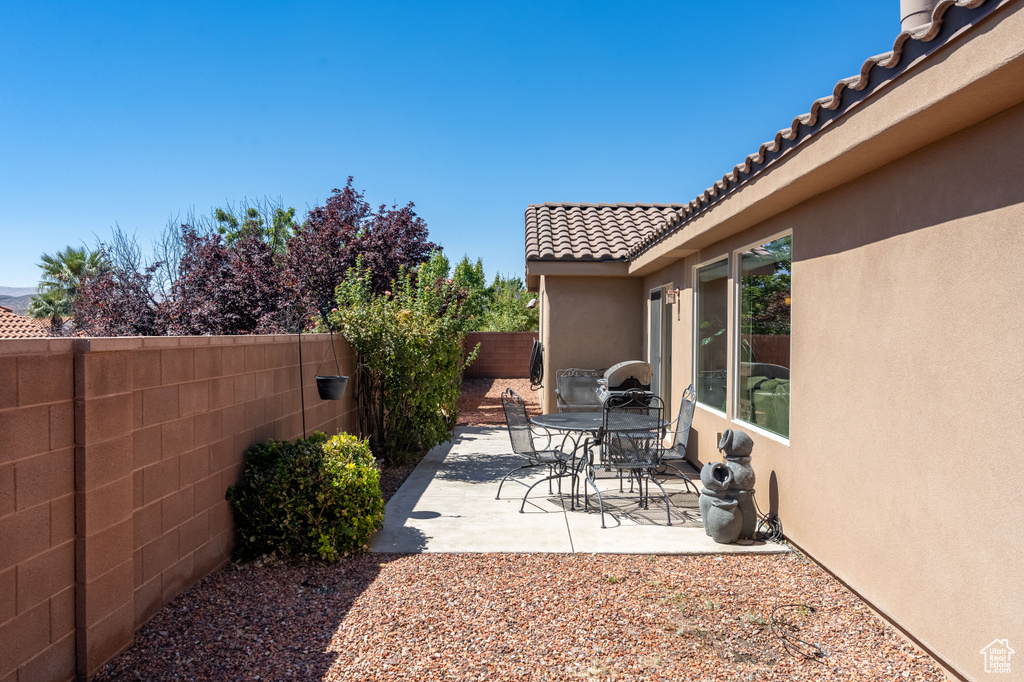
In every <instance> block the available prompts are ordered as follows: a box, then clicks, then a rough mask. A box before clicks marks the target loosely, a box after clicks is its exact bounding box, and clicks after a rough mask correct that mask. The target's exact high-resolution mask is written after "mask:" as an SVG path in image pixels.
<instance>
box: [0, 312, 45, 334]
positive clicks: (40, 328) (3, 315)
mask: <svg viewBox="0 0 1024 682" xmlns="http://www.w3.org/2000/svg"><path fill="white" fill-rule="evenodd" d="M45 336H50V323H49V322H48V321H46V320H37V319H34V318H31V317H22V316H21V315H15V314H14V312H13V311H11V309H10V308H7V307H5V306H2V305H0V339H37V338H40V337H45Z"/></svg>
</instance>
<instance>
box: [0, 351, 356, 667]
mask: <svg viewBox="0 0 1024 682" xmlns="http://www.w3.org/2000/svg"><path fill="white" fill-rule="evenodd" d="M335 342H336V350H337V353H338V359H339V362H340V369H341V373H342V374H351V373H352V370H353V368H354V361H353V355H352V352H351V349H350V348H349V346H348V344H347V343H345V342H344V341H343V340H340V339H335ZM330 343H331V337H330V336H327V335H304V336H303V337H302V360H303V362H302V366H301V371H302V393H301V394H300V383H299V372H300V365H299V361H298V357H299V338H298V337H297V336H286V335H281V336H259V337H251V336H250V337H160V338H116V339H75V340H70V339H61V340H51V341H47V340H41V339H40V340H31V341H2V342H0V379H2V382H0V387H3V388H2V392H0V443H2V450H0V547H4V548H5V549H4V551H3V553H2V554H0V557H2V558H0V641H2V642H4V646H3V647H0V680H4V681H5V682H6V681H7V680H15V679H17V680H29V679H31V680H64V679H70V677H72V676H73V675H75V674H76V672H77V674H78V675H80V676H89V675H92V674H93V673H94V672H96V670H97V669H98V668H99V667H100V666H101V665H102V664H103V663H105V662H106V661H108V660H109V659H110V658H111V657H113V656H114V655H116V654H117V653H118V652H119V651H121V650H122V649H124V648H125V647H126V646H128V645H129V644H130V643H131V641H132V637H133V635H134V631H135V629H136V628H138V627H139V626H141V625H142V624H144V623H145V622H146V621H148V620H149V619H150V618H151V617H152V616H153V615H154V614H155V613H156V612H157V611H158V610H159V609H160V608H161V607H162V606H164V605H165V604H166V603H167V602H169V601H170V600H171V599H173V598H174V597H175V596H177V595H178V594H180V593H181V592H182V591H183V590H185V589H187V588H188V587H189V586H191V585H192V584H194V583H195V582H196V581H198V580H199V579H201V578H202V577H204V576H206V575H208V574H209V573H210V572H212V571H213V570H215V569H216V568H218V567H219V566H221V565H223V564H224V563H225V562H226V561H227V559H228V556H229V554H230V552H231V549H232V546H233V541H234V538H233V533H234V530H233V524H232V517H231V510H230V506H229V504H228V502H227V501H226V500H225V498H224V495H225V492H226V490H227V488H228V487H229V486H230V485H232V484H233V483H235V482H237V481H238V480H239V477H240V475H241V472H242V469H243V466H244V455H245V451H246V450H247V449H248V447H249V446H251V445H252V444H254V443H256V442H259V441H263V440H267V439H269V438H277V439H289V438H295V437H299V436H302V434H303V408H302V404H303V400H304V401H305V411H304V414H305V430H306V432H307V433H312V432H313V431H314V430H322V431H326V432H328V433H335V432H338V431H342V430H345V431H355V430H356V420H355V410H354V403H353V401H352V398H351V396H350V395H346V396H345V398H344V399H343V400H341V401H337V402H325V401H321V400H319V398H318V395H317V391H316V386H315V378H314V377H315V374H316V373H317V371H318V369H319V370H320V373H330V374H333V373H335V372H336V371H337V370H336V369H335V367H334V357H333V354H332V353H331V349H330ZM12 382H13V384H12ZM10 385H14V386H16V387H17V391H16V392H12V391H10V390H9V389H8V388H7V387H8V386H10ZM43 531H45V538H46V542H45V543H44V535H43ZM44 544H45V546H44ZM7 547H13V548H14V549H13V550H12V551H11V552H8V551H7V549H6V548H7ZM44 630H45V632H44ZM44 635H45V636H44ZM8 642H12V643H13V644H12V645H11V646H8Z"/></svg>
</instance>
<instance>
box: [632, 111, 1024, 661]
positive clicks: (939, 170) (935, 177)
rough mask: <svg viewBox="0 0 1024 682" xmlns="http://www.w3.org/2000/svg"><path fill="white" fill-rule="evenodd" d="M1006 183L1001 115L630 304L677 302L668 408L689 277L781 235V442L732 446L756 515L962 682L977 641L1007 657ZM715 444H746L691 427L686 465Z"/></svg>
mask: <svg viewBox="0 0 1024 682" xmlns="http://www.w3.org/2000/svg"><path fill="white" fill-rule="evenodd" d="M1022 178H1024V105H1018V106H1016V107H1014V108H1012V109H1011V110H1009V111H1007V112H1004V113H1003V114H1000V115H998V116H996V117H994V118H992V119H990V120H988V121H985V122H983V123H981V124H978V125H975V126H973V127H971V128H970V129H968V130H965V131H962V132H961V133H958V134H956V135H953V136H951V137H950V138H948V139H945V140H943V141H941V142H937V143H934V144H932V145H930V146H928V147H926V148H924V149H922V150H919V151H918V152H915V153H914V154H911V155H910V156H908V157H906V158H904V159H902V160H900V161H898V162H895V163H892V164H889V165H888V166H885V167H883V168H882V169H880V170H878V171H876V172H873V173H871V174H869V175H867V176H865V177H862V178H860V179H858V180H856V181H854V182H852V183H848V184H846V185H844V186H842V187H840V188H837V189H835V190H832V191H830V192H828V193H825V194H823V195H821V196H819V197H816V198H814V199H812V200H810V201H807V202H805V203H803V204H801V205H799V206H797V207H795V208H793V209H791V210H789V211H787V212H785V213H783V214H781V215H778V216H776V217H774V218H772V219H770V220H766V221H764V222H763V223H761V224H759V225H757V226H755V227H754V228H751V229H749V230H746V231H744V232H742V233H740V234H738V235H735V236H733V237H730V238H729V239H727V240H723V241H722V242H720V243H717V244H714V245H712V246H711V247H709V248H705V249H703V250H702V251H700V252H699V253H698V254H695V255H693V256H690V257H688V258H686V259H685V260H683V261H680V262H679V263H677V264H675V265H673V266H672V267H669V268H666V269H664V270H662V271H659V272H657V273H655V274H653V275H651V276H648V277H646V278H644V280H643V282H644V284H643V287H642V289H643V291H646V290H647V289H649V288H651V287H653V286H657V285H658V284H660V283H664V282H669V281H673V282H674V283H675V284H676V286H682V287H683V288H684V294H683V296H682V297H681V303H680V306H679V307H680V310H679V316H678V319H677V321H676V322H675V325H676V327H675V328H674V329H673V341H674V343H673V353H674V354H675V357H676V359H675V362H674V363H673V367H674V370H675V376H674V380H673V384H674V388H675V393H676V394H678V393H679V391H680V390H681V389H682V388H683V387H684V386H685V385H686V384H688V383H689V381H690V380H691V375H692V360H691V350H690V348H691V335H692V288H691V287H692V267H693V266H694V265H696V264H697V263H698V262H704V261H707V260H710V259H713V258H715V257H717V256H719V255H722V254H728V253H731V252H732V251H733V250H734V249H737V248H741V247H743V246H745V245H747V244H749V243H752V242H754V241H758V240H766V239H767V238H768V237H770V236H772V235H774V234H776V233H778V232H780V231H783V230H792V231H793V240H794V241H793V253H794V262H793V308H792V315H793V318H792V324H793V336H792V400H793V402H792V423H791V439H790V441H789V443H788V444H787V443H785V442H781V441H780V440H777V439H773V438H770V437H768V436H765V435H761V434H758V433H754V432H753V431H752V430H751V429H749V428H747V429H746V430H747V431H748V432H752V433H753V435H754V439H755V442H756V447H755V450H754V463H755V469H756V471H757V475H758V486H757V487H758V501H759V504H760V506H761V508H762V509H764V510H767V509H768V508H770V507H771V508H777V509H778V513H779V514H780V517H781V519H782V522H783V524H784V527H785V531H786V533H787V535H788V536H789V537H790V538H792V540H793V541H794V542H796V543H797V544H798V545H800V546H801V547H802V548H803V549H805V550H806V551H807V552H809V553H810V554H811V555H812V556H813V557H814V558H815V559H816V560H818V561H820V562H821V563H822V564H824V565H825V566H826V567H828V568H829V569H830V570H831V571H833V572H834V573H835V574H836V575H838V576H839V577H840V578H841V579H843V580H844V581H846V582H847V583H848V584H849V585H851V586H852V587H853V588H854V589H855V590H857V591H858V592H860V593H861V594H862V595H863V596H864V597H865V598H867V599H868V600H869V601H870V602H871V603H872V604H874V605H875V606H876V607H877V608H879V609H880V610H881V611H882V612H884V613H885V614H886V615H887V616H889V617H890V618H892V619H893V620H894V621H895V622H896V623H898V624H899V625H901V626H902V627H904V628H905V629H906V630H907V631H909V632H910V633H911V634H912V635H913V636H914V637H915V638H917V639H918V640H919V641H920V642H922V643H923V644H924V645H925V646H926V647H928V648H929V649H931V650H932V651H933V652H934V653H935V654H937V655H938V656H939V657H940V658H942V659H943V660H944V661H945V662H947V663H948V664H950V665H951V666H952V667H953V668H955V669H956V670H958V671H959V672H960V673H961V674H963V675H965V676H966V677H967V678H969V679H982V678H983V677H984V675H985V674H984V672H983V668H982V657H981V655H980V653H979V652H980V650H981V649H982V647H984V646H986V645H987V644H988V643H989V642H991V641H992V640H993V639H996V638H1007V637H1008V638H1010V640H1011V644H1012V643H1013V642H1014V641H1018V640H1020V641H1024V640H1021V639H1020V638H1021V635H1024V541H1022V540H1021V537H1022V535H1021V533H1020V531H1019V528H1018V526H1019V520H1020V517H1021V515H1022V513H1024V494H1022V492H1021V490H1022V488H1024V471H1022V469H1021V466H1020V456H1021V453H1022V452H1024V418H1022V416H1021V405H1024V381H1022V377H1024V344H1022V343H1021V341H1020V339H1021V338H1022V336H1024V306H1022V304H1021V297H1022V294H1021V293H1020V286H1021V282H1022V280H1024V277H1022V276H1024V265H1022V262H1021V257H1020V254H1021V253H1024V182H1022V181H1021V179H1022ZM638 303H640V304H642V303H643V296H642V295H641V296H639V297H638ZM730 416H731V415H730ZM725 428H746V427H744V425H743V424H741V423H738V422H734V421H731V420H730V419H728V418H723V417H722V416H720V415H718V414H716V413H714V412H712V411H710V410H705V409H703V408H699V409H698V410H697V414H696V416H695V419H694V432H693V435H692V436H691V443H692V445H691V451H690V456H691V458H693V459H694V460H695V461H700V462H705V461H708V460H711V459H716V458H717V453H716V452H715V437H716V434H717V433H719V432H721V431H722V430H723V429H725ZM770 489H773V493H774V492H775V491H776V490H777V493H776V494H772V495H769V490H770ZM1014 638H1016V640H1015V639H1014Z"/></svg>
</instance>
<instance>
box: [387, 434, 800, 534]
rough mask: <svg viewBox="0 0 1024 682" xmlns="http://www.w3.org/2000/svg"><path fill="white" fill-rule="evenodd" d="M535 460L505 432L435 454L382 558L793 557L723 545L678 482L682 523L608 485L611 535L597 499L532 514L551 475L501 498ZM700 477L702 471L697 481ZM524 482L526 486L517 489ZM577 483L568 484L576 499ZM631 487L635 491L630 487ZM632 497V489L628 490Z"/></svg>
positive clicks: (547, 504)
mask: <svg viewBox="0 0 1024 682" xmlns="http://www.w3.org/2000/svg"><path fill="white" fill-rule="evenodd" d="M524 461H525V460H523V459H522V458H521V457H518V456H516V455H513V454H512V452H511V448H510V445H509V439H508V433H507V431H506V430H505V428H503V427H501V428H499V427H486V426H469V427H460V428H458V429H457V430H456V432H455V435H454V437H453V439H452V442H451V443H446V444H444V445H442V446H439V447H437V448H435V449H434V450H432V451H431V452H430V453H428V454H427V456H426V457H424V458H423V461H422V462H420V465H419V466H418V467H417V468H416V470H415V471H414V472H413V473H412V475H411V476H409V478H408V479H407V480H406V482H405V484H404V485H403V486H402V487H401V488H400V489H399V491H398V492H397V493H396V494H395V495H394V497H392V498H391V500H390V501H389V502H388V504H387V511H386V513H385V517H384V519H385V520H384V528H382V529H381V530H380V531H378V532H377V534H376V535H375V536H374V538H373V541H372V545H371V550H372V551H374V552H400V553H406V552H410V553H418V552H558V553H601V554H605V553H615V554H630V553H637V554H732V553H765V552H786V551H788V549H787V548H785V547H784V546H781V545H775V544H770V543H768V544H765V543H755V544H754V545H750V546H746V547H744V546H740V545H719V544H716V543H715V542H713V541H712V540H711V538H709V537H708V536H707V535H705V533H704V528H703V526H702V524H701V520H700V512H699V510H698V507H697V495H695V494H694V493H692V492H689V493H687V492H686V486H685V484H684V483H683V482H682V481H681V480H680V479H678V478H676V477H672V476H669V477H666V478H663V479H662V480H663V485H664V486H665V490H666V492H667V493H668V495H669V499H670V503H671V504H670V512H671V515H672V525H671V526H669V525H667V524H666V522H665V521H666V514H665V505H664V502H663V498H661V496H660V494H653V493H652V496H651V500H650V504H649V508H648V509H646V510H645V509H640V508H639V507H638V505H637V503H636V497H635V495H629V494H628V493H627V494H625V495H623V496H619V495H618V481H617V479H614V478H611V479H609V480H604V481H601V482H600V483H601V490H602V492H603V491H606V490H607V491H614V495H613V496H605V498H604V501H605V518H606V521H607V524H608V528H605V529H602V528H601V521H600V515H599V513H598V508H597V500H596V499H595V498H594V497H593V495H591V500H590V510H589V511H585V510H583V509H581V508H580V507H579V506H577V508H576V510H575V511H574V510H572V509H571V508H570V507H571V505H570V503H569V498H568V497H559V496H558V495H557V494H548V492H547V489H546V487H545V486H543V485H541V486H538V487H537V488H535V489H534V491H533V492H532V493H531V495H530V497H529V498H528V500H527V504H526V507H525V513H522V514H520V513H519V507H520V504H521V503H522V496H523V492H525V490H526V486H528V485H529V484H530V483H532V482H534V481H536V480H538V479H539V478H542V477H543V475H544V474H543V473H541V472H540V470H536V469H535V470H534V471H533V472H532V473H527V474H525V475H523V474H520V475H518V477H513V478H509V480H508V482H507V483H506V484H505V487H504V488H503V489H502V496H501V499H500V500H496V499H495V497H494V496H495V494H496V493H497V490H498V483H499V482H500V481H501V478H502V476H504V475H505V473H506V472H508V471H509V470H511V469H514V468H515V467H517V466H519V465H520V464H522V463H523V462H524ZM694 476H695V478H696V474H694ZM517 484H518V485H517ZM569 485H570V479H569V478H566V479H563V482H562V487H563V491H564V492H566V493H567V492H568V488H569ZM627 485H628V484H627ZM627 491H628V488H627Z"/></svg>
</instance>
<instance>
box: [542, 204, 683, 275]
mask: <svg viewBox="0 0 1024 682" xmlns="http://www.w3.org/2000/svg"><path fill="white" fill-rule="evenodd" d="M684 208H685V205H684V204H569V203H553V202H548V203H544V204H531V205H530V206H529V207H527V209H526V259H527V260H584V261H608V260H623V259H625V257H626V254H627V253H628V251H629V250H630V249H631V248H633V247H635V246H636V245H637V244H639V243H640V242H641V240H642V239H643V238H644V237H645V236H647V235H649V234H652V233H653V232H654V229H655V227H656V226H658V225H660V224H664V222H665V220H666V219H667V218H668V217H670V216H675V215H676V214H677V213H678V212H679V211H680V210H682V209H684Z"/></svg>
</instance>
